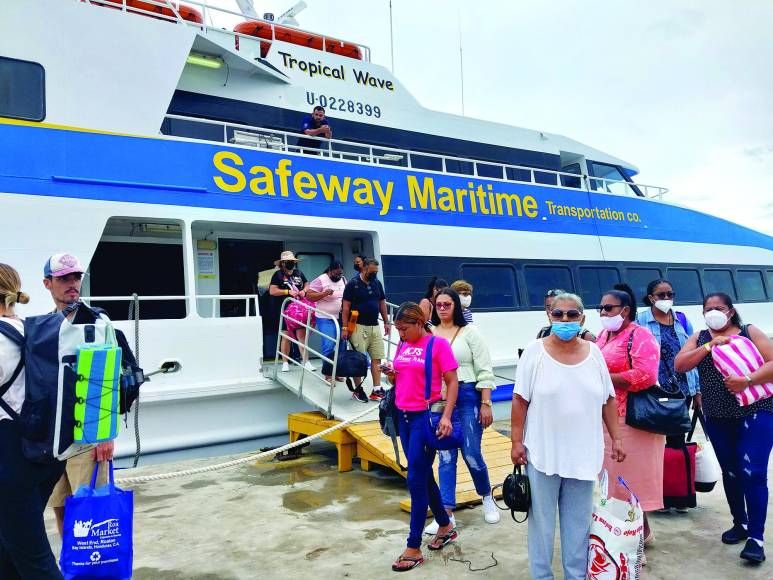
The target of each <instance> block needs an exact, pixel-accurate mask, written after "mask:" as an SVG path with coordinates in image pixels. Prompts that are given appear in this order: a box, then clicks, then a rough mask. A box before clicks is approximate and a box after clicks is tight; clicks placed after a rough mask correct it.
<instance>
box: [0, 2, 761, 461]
mask: <svg viewBox="0 0 773 580" xmlns="http://www.w3.org/2000/svg"><path fill="white" fill-rule="evenodd" d="M241 4H242V5H244V4H248V3H241ZM224 16H225V17H227V18H228V19H230V21H232V22H233V23H234V24H233V25H232V26H230V27H226V28H223V27H222V25H218V26H215V25H213V24H212V23H213V22H216V21H217V22H218V23H220V22H222V21H223V17H224ZM417 66H419V63H417ZM315 105H321V106H323V107H325V108H326V110H327V116H328V118H329V119H330V123H331V125H332V127H333V131H334V139H331V140H325V141H324V142H323V143H322V145H321V147H320V150H319V151H312V152H308V151H307V152H304V151H302V150H301V148H300V147H299V146H298V137H299V134H300V133H299V127H300V124H301V120H302V118H303V117H304V116H305V115H307V114H309V113H310V112H311V109H312V107H313V106H315ZM310 153H318V154H310ZM636 174H637V168H636V167H635V166H634V165H632V164H631V163H629V162H626V161H624V160H622V159H619V158H617V157H614V156H612V155H609V154H607V153H604V152H602V151H599V150H597V149H594V148H592V147H589V146H587V145H584V144H582V143H578V142H577V141H574V140H572V139H569V138H567V137H564V136H561V135H555V134H549V133H544V132H540V131H536V130H529V129H523V128H518V127H511V126H506V125H502V124H497V123H492V122H487V121H482V120H476V119H470V118H464V117H459V116H455V115H450V114H445V113H439V112H435V111H431V110H427V109H425V108H423V107H422V106H421V105H420V104H419V103H418V102H417V101H416V99H414V98H413V97H412V96H411V94H410V93H409V92H408V90H407V89H406V88H405V87H404V86H403V85H402V84H401V83H400V81H399V80H398V79H397V78H395V77H394V76H393V75H392V74H391V73H390V71H389V70H387V69H386V68H384V67H382V66H379V65H377V64H375V63H373V62H372V61H371V59H370V50H369V49H368V47H367V46H366V45H365V44H361V43H359V42H353V41H350V40H348V39H338V38H331V37H329V36H327V35H325V34H320V33H316V32H311V31H307V30H302V29H300V28H298V27H295V26H291V25H290V24H288V23H287V22H280V21H277V22H271V21H269V20H263V19H261V18H258V17H256V16H255V15H254V13H253V14H252V15H244V14H241V13H240V12H237V11H227V10H223V9H214V8H212V7H209V6H207V5H206V4H205V3H200V2H197V1H195V0H185V2H184V3H178V2H172V1H168V0H142V1H139V0H82V1H79V0H36V1H35V2H30V1H25V0H5V1H4V2H2V3H0V200H1V201H2V204H3V205H2V208H3V211H2V212H1V213H0V224H2V230H3V234H4V238H5V240H6V241H5V245H4V248H3V255H2V260H3V261H4V262H8V263H10V264H12V265H14V266H15V267H16V268H18V269H19V271H20V273H21V275H22V279H23V281H24V286H25V290H26V291H27V292H29V293H30V294H31V296H32V301H31V303H30V304H29V305H28V307H26V308H25V309H24V312H23V313H24V314H27V315H30V314H37V313H41V312H44V311H47V310H50V308H51V301H50V296H49V295H48V294H47V292H46V291H45V289H44V288H43V285H42V282H41V278H42V272H41V269H42V267H43V262H44V261H45V259H46V258H47V257H48V256H49V255H51V254H53V253H55V252H58V251H63V250H66V251H68V252H71V253H73V254H75V255H77V256H79V257H80V258H81V259H82V260H84V261H85V262H87V263H88V264H89V276H87V277H86V278H85V282H84V289H83V294H84V296H86V297H88V300H89V301H91V302H92V303H94V304H98V305H100V306H102V307H104V308H105V309H107V310H108V312H109V313H110V315H111V316H112V318H113V319H115V320H117V321H119V322H118V325H119V326H120V327H121V328H124V329H125V330H126V332H127V334H129V336H130V337H131V338H132V340H133V339H135V338H138V339H139V343H140V346H141V349H140V357H141V362H142V365H143V366H144V367H145V368H146V369H150V368H155V367H156V366H158V365H159V364H160V363H162V362H163V361H178V362H179V363H180V365H181V370H180V371H179V372H178V373H175V374H170V375H164V376H158V377H154V378H153V380H152V382H150V383H148V384H146V385H145V386H144V387H143V393H142V407H141V408H142V411H141V413H142V437H143V450H144V451H145V452H164V451H172V450H178V449H183V448H191V447H197V446H209V445H214V444H219V443H229V442H237V441H246V440H254V439H261V438H269V437H273V436H277V435H281V434H284V433H286V432H287V423H286V416H287V414H288V413H290V412H293V411H298V410H302V409H309V408H313V407H314V406H315V405H313V404H310V403H308V402H306V400H308V399H309V397H308V396H305V397H304V398H299V397H298V396H297V395H296V394H295V393H293V392H291V391H290V390H288V389H287V388H285V386H283V385H281V384H279V383H278V382H277V381H275V380H274V379H273V374H272V372H271V371H272V369H273V367H274V364H273V358H274V354H275V348H276V347H275V345H276V331H275V330H273V331H272V330H271V327H270V325H268V324H264V320H263V317H262V316H261V312H262V311H263V310H264V309H263V308H262V304H261V302H262V296H263V295H264V294H265V288H264V287H263V283H262V282H261V280H264V279H265V272H266V271H270V270H271V268H273V263H274V260H276V259H277V258H278V257H279V254H280V253H281V252H282V251H283V250H285V249H289V250H292V251H294V252H295V253H296V254H297V255H299V257H300V258H302V260H303V262H302V266H301V269H302V270H303V271H304V272H305V274H306V276H307V277H308V278H309V279H312V278H314V277H316V276H317V275H318V274H320V273H321V272H322V270H323V269H324V268H325V267H326V266H327V264H328V262H329V261H330V260H331V259H332V258H336V259H340V260H342V261H343V262H344V263H345V264H349V263H351V262H352V261H353V258H354V256H355V255H356V254H359V253H363V254H366V255H368V256H375V257H376V258H377V259H378V260H379V261H380V262H381V275H382V277H383V282H384V285H385V288H386V292H387V297H388V300H389V302H391V303H398V304H399V303H400V302H402V301H404V300H408V299H414V300H415V299H417V298H419V297H420V296H421V294H422V293H423V290H424V288H425V285H426V283H427V281H428V279H429V277H430V276H432V275H438V276H442V277H444V278H445V279H447V280H448V281H452V280H455V279H458V278H464V279H466V280H468V281H470V282H471V283H472V284H474V286H475V293H474V301H473V306H472V310H473V313H474V317H475V323H476V324H477V325H479V326H480V327H481V329H482V330H483V331H484V333H485V335H486V337H487V339H488V343H489V345H490V347H491V349H492V355H493V357H494V359H495V364H496V367H497V369H496V372H497V374H498V375H500V376H502V377H504V378H503V379H502V383H503V384H505V385H506V383H507V382H508V381H507V379H506V377H512V376H513V367H514V365H515V357H516V351H517V349H518V348H522V347H524V346H525V345H526V344H527V343H528V342H529V341H530V340H531V339H532V338H533V337H534V336H535V334H536V332H537V330H538V329H539V328H540V327H541V326H542V325H543V324H544V323H545V315H544V312H543V308H542V303H543V294H544V292H545V290H546V289H548V288H563V289H566V290H570V291H575V292H577V293H579V294H580V295H581V296H582V297H583V298H584V299H585V300H586V302H587V304H588V305H589V306H593V305H595V304H596V303H597V302H598V299H599V297H600V295H601V293H602V292H603V291H604V290H605V289H607V288H609V287H610V286H612V285H613V284H614V283H617V282H619V281H626V282H628V283H629V284H630V285H631V286H632V287H633V288H634V289H635V291H636V292H637V295H638V296H641V295H642V294H643V288H644V287H645V286H646V284H647V283H648V282H649V281H650V280H652V279H655V278H658V277H661V276H662V277H667V278H669V279H671V280H672V281H673V283H674V286H675V287H676V288H677V289H678V300H679V306H680V309H683V310H684V311H685V312H686V313H687V314H688V316H690V317H691V318H692V320H693V322H694V323H699V322H700V302H701V297H702V296H703V295H704V294H705V293H708V292H711V291H715V290H722V291H726V292H728V293H729V294H731V295H732V296H733V297H734V298H735V299H736V300H737V302H738V304H739V310H740V311H741V313H742V315H743V316H745V317H747V318H748V319H749V320H753V321H754V322H755V323H756V324H758V325H760V326H761V327H763V328H764V330H766V331H768V332H771V331H773V238H771V237H770V236H767V235H764V234H762V233H759V232H756V231H752V230H750V229H747V228H745V227H742V226H740V225H737V224H734V223H730V222H728V221H725V220H723V219H720V218H718V217H714V216H711V215H706V214H702V213H699V212H697V211H695V210H692V209H688V208H685V207H682V206H680V205H678V204H677V203H674V201H673V200H674V198H675V197H678V192H677V194H675V195H671V194H667V190H666V189H664V188H661V187H653V186H647V185H643V184H639V183H636V182H635V181H634V178H635V176H636ZM261 273H264V275H263V277H261ZM348 274H351V272H348ZM133 294H137V295H138V296H139V304H140V318H141V320H140V322H139V328H140V331H139V337H137V336H136V333H135V325H134V322H133V321H132V320H130V319H129V315H128V311H129V307H130V305H131V303H132V298H131V297H132V295H133ZM588 326H589V327H590V328H591V329H592V330H596V329H597V328H598V326H599V325H598V319H597V317H596V316H595V314H594V313H593V312H589V315H588ZM295 373H296V374H297V375H300V376H303V375H304V373H303V372H302V371H300V370H298V371H295ZM317 374H318V373H317ZM314 380H316V385H317V387H315V388H318V389H323V388H326V387H325V385H321V381H320V380H318V377H317V379H314V378H312V377H306V381H307V383H306V384H307V387H306V388H307V391H308V390H309V389H310V388H311V387H309V385H311V384H312V383H313V382H314ZM285 382H286V381H285ZM510 382H512V381H510ZM320 385H321V386H320ZM339 390H340V388H339ZM344 390H345V389H344ZM507 393H508V390H507V388H506V386H505V388H503V389H502V390H501V394H500V398H503V399H506V398H507V397H508V394H507ZM347 394H348V393H342V394H340V397H345V396H346V395H347ZM336 397H337V398H336V399H335V400H336V404H338V401H339V400H340V397H339V394H336ZM330 401H331V404H332V401H333V398H332V393H331V399H330ZM320 406H322V405H320ZM363 408H364V407H363ZM335 412H336V410H335V409H333V414H335ZM506 413H507V404H506V403H499V408H498V409H497V414H498V415H499V416H500V417H501V416H503V415H504V414H506ZM133 449H134V441H133V437H132V433H131V428H129V429H127V431H126V432H125V433H124V434H123V435H122V437H121V438H120V439H119V445H118V452H119V455H120V454H122V455H128V454H131V453H132V452H133Z"/></svg>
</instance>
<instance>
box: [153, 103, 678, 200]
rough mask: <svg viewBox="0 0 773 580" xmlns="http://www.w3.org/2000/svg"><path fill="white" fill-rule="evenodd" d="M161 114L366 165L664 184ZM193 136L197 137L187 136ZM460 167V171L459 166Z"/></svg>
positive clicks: (635, 190)
mask: <svg viewBox="0 0 773 580" xmlns="http://www.w3.org/2000/svg"><path fill="white" fill-rule="evenodd" d="M165 119H167V120H169V121H170V122H172V121H176V122H178V123H180V122H182V123H191V124H203V125H208V126H211V127H214V128H215V129H214V130H213V131H212V133H211V135H212V138H211V139H209V141H219V142H221V143H228V144H232V145H239V146H242V147H253V148H256V149H266V150H269V151H282V152H285V153H293V154H298V155H314V156H315V157H319V156H322V157H329V158H331V159H338V160H341V161H348V162H354V163H366V164H370V165H384V166H389V167H402V168H408V169H420V170H421V171H426V172H436V173H443V174H448V175H458V176H462V177H471V176H472V177H481V178H486V179H497V180H502V181H508V182H514V183H530V184H533V185H540V186H549V187H559V188H562V189H572V190H584V191H594V192H600V193H607V194H612V195H634V196H640V197H647V198H651V199H662V198H663V196H664V195H665V194H666V193H667V192H668V189H667V188H665V187H660V186H656V185H646V184H642V183H632V182H629V181H623V180H614V179H606V178H601V177H592V176H589V175H581V174H577V173H568V172H565V171H555V170H551V169H539V168H535V167H527V166H524V165H511V164H507V163H498V162H495V161H484V160H481V159H473V158H470V157H458V156H452V155H441V154H438V153H428V152H424V151H414V150H411V149H398V148H395V147H388V146H382V145H374V144H370V143H360V142H356V141H347V140H344V139H335V138H333V139H324V138H321V137H316V136H312V135H301V134H300V133H297V132H290V131H283V130H280V129H269V128H267V127H257V126H253V125H244V124H241V123H229V122H227V121H219V120H215V119H203V118H200V117H188V116H183V115H173V114H168V115H166V116H165ZM168 130H169V134H170V136H173V137H177V138H185V137H186V135H185V130H184V127H183V126H175V130H176V131H179V132H175V131H174V130H172V129H171V125H170V129H168ZM191 138H192V139H196V140H201V139H197V138H195V137H191ZM299 138H302V139H304V140H313V141H317V142H319V144H320V145H319V147H317V148H315V147H309V146H308V145H305V146H304V145H298V139H299ZM457 169H458V170H457ZM462 169H464V170H465V171H463V170H462Z"/></svg>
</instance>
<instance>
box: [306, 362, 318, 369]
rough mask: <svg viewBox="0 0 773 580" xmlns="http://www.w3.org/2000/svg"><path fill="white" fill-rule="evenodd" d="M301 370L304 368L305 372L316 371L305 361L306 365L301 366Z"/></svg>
mask: <svg viewBox="0 0 773 580" xmlns="http://www.w3.org/2000/svg"><path fill="white" fill-rule="evenodd" d="M303 368H305V369H306V370H307V371H315V370H317V369H315V368H314V365H313V364H311V362H310V361H306V364H305V365H303Z"/></svg>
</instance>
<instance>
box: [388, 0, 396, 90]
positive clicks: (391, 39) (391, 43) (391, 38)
mask: <svg viewBox="0 0 773 580" xmlns="http://www.w3.org/2000/svg"><path fill="white" fill-rule="evenodd" d="M389 52H390V55H391V57H392V74H393V75H394V74H395V36H394V29H393V28H392V0H389Z"/></svg>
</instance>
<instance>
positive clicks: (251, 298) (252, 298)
mask: <svg viewBox="0 0 773 580" xmlns="http://www.w3.org/2000/svg"><path fill="white" fill-rule="evenodd" d="M80 299H81V300H82V301H83V302H87V303H90V302H94V301H102V302H125V301H128V300H134V296H81V298H80ZM137 299H138V300H140V301H151V300H152V301H172V300H185V301H187V300H188V299H193V300H196V302H197V304H198V301H199V300H209V301H211V303H212V317H213V318H216V317H215V316H214V313H215V305H216V304H217V302H222V301H223V300H244V307H245V316H244V318H256V317H258V316H260V314H259V312H258V296H257V295H256V294H196V295H181V296H137ZM250 302H253V303H254V305H255V315H254V316H252V315H250ZM229 318H230V317H229Z"/></svg>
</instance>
